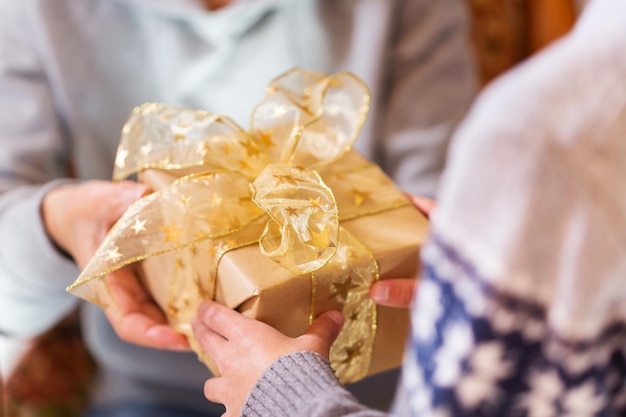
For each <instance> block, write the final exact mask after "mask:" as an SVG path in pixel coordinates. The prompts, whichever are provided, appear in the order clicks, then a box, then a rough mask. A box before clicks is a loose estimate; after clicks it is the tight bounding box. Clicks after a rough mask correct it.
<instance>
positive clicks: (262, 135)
mask: <svg viewBox="0 0 626 417" xmlns="http://www.w3.org/2000/svg"><path fill="white" fill-rule="evenodd" d="M272 136H273V133H272V131H271V130H270V131H267V132H266V131H262V130H257V131H256V137H257V139H258V140H259V142H261V144H262V145H263V146H265V148H267V149H269V148H271V147H272V146H274V142H273V141H272Z"/></svg>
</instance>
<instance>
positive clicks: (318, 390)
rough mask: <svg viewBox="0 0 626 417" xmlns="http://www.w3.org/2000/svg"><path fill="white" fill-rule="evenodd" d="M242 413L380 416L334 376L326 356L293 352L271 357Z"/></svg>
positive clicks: (260, 415) (258, 415)
mask: <svg viewBox="0 0 626 417" xmlns="http://www.w3.org/2000/svg"><path fill="white" fill-rule="evenodd" d="M241 415H242V416H245V417H264V416H267V417H293V416H298V417H306V416H310V417H335V416H348V417H381V416H384V415H385V414H384V413H381V412H380V411H374V410H370V409H368V408H366V407H365V406H363V405H362V404H359V403H358V402H357V400H356V399H355V398H354V397H353V396H352V394H350V393H349V392H348V391H347V390H346V389H345V388H344V387H343V386H342V385H341V384H340V383H339V381H338V380H337V378H336V377H335V374H334V373H333V370H332V369H331V367H330V364H329V363H328V361H327V360H326V359H324V358H323V357H322V356H320V355H318V354H317V353H313V352H295V353H291V354H289V355H285V356H282V357H281V358H279V359H278V360H277V361H275V362H274V363H273V364H272V365H271V366H270V367H269V368H268V369H267V370H266V371H265V373H264V374H263V376H261V378H259V380H258V381H257V383H256V385H255V387H254V388H253V389H252V391H251V392H250V394H249V395H248V398H247V399H246V403H245V404H244V406H243V407H242V409H241Z"/></svg>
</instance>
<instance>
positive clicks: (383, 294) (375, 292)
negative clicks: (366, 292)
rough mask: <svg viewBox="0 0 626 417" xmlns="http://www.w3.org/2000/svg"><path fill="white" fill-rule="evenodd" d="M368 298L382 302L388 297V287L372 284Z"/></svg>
mask: <svg viewBox="0 0 626 417" xmlns="http://www.w3.org/2000/svg"><path fill="white" fill-rule="evenodd" d="M370 298H371V299H372V300H373V301H375V302H383V301H387V300H388V299H389V287H388V286H387V285H382V284H378V285H374V286H373V287H372V288H370Z"/></svg>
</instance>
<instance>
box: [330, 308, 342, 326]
mask: <svg viewBox="0 0 626 417" xmlns="http://www.w3.org/2000/svg"><path fill="white" fill-rule="evenodd" d="M328 315H329V316H330V318H331V319H332V320H333V321H334V322H335V323H337V326H339V327H341V326H343V314H341V312H339V311H337V310H331V311H329V312H328Z"/></svg>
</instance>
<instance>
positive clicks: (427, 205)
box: [406, 194, 435, 219]
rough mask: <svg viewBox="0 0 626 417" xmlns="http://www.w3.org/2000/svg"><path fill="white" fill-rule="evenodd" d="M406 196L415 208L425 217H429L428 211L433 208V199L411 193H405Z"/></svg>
mask: <svg viewBox="0 0 626 417" xmlns="http://www.w3.org/2000/svg"><path fill="white" fill-rule="evenodd" d="M406 196H407V197H408V198H409V200H411V203H413V205H414V206H415V208H417V209H418V210H419V211H421V212H422V214H423V215H424V216H426V218H427V219H428V218H430V213H431V212H432V211H433V209H434V208H435V200H432V199H430V198H428V197H422V196H419V195H413V194H407V195H406Z"/></svg>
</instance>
